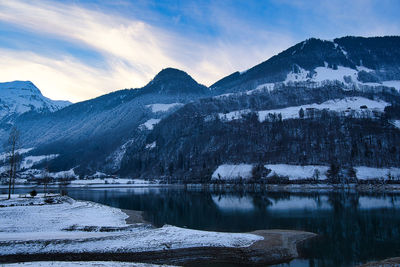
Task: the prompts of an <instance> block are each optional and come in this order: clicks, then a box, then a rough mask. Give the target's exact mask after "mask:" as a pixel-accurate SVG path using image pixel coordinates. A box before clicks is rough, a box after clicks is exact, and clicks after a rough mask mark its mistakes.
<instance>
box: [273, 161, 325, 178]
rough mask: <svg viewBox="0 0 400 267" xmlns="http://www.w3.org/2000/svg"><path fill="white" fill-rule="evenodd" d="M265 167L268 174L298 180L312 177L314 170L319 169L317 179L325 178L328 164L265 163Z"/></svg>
mask: <svg viewBox="0 0 400 267" xmlns="http://www.w3.org/2000/svg"><path fill="white" fill-rule="evenodd" d="M265 168H267V169H270V170H271V172H270V174H269V176H272V175H278V176H287V177H289V180H300V179H308V178H312V177H313V175H314V173H315V172H316V170H318V171H319V179H321V180H324V179H326V171H327V170H328V169H329V167H328V166H318V165H305V166H300V165H289V164H267V165H265Z"/></svg>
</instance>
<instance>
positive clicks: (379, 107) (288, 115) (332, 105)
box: [218, 97, 390, 122]
mask: <svg viewBox="0 0 400 267" xmlns="http://www.w3.org/2000/svg"><path fill="white" fill-rule="evenodd" d="M389 105H390V104H389V103H387V102H385V101H382V100H371V99H368V98H364V97H347V98H343V99H333V100H329V101H326V102H323V103H321V104H317V103H314V104H308V105H301V106H294V107H287V108H283V109H272V110H261V111H255V113H256V114H257V115H258V119H259V121H260V122H263V121H265V120H267V119H268V117H269V115H270V114H271V115H272V114H281V115H282V119H283V120H287V119H296V118H299V110H300V109H301V108H302V109H303V110H304V112H306V111H307V110H310V109H311V110H312V109H317V110H323V109H327V110H330V111H336V112H349V113H350V111H352V110H353V111H355V112H362V111H363V110H365V109H364V108H361V107H363V106H366V107H367V109H368V110H373V111H377V112H384V109H385V107H386V106H389ZM250 112H252V111H251V110H249V109H245V110H236V111H231V112H229V113H225V114H224V113H219V114H218V116H219V118H220V119H221V120H223V121H232V120H237V119H241V118H243V115H247V114H249V113H250Z"/></svg>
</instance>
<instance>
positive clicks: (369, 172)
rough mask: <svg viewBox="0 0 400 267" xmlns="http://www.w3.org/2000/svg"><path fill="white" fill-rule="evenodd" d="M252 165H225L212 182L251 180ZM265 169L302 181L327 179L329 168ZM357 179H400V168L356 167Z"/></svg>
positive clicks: (276, 166) (275, 166)
mask: <svg viewBox="0 0 400 267" xmlns="http://www.w3.org/2000/svg"><path fill="white" fill-rule="evenodd" d="M253 166H254V165H252V164H223V165H220V166H218V168H217V169H216V170H215V171H214V173H213V174H212V180H218V179H221V180H235V179H239V178H240V177H241V178H243V179H249V178H251V177H252V173H251V171H252V168H253ZM264 166H265V168H267V169H270V170H271V172H270V173H269V175H268V177H271V176H273V175H277V176H282V177H288V178H289V180H301V179H309V178H314V176H315V174H316V171H318V172H319V179H320V180H325V179H326V172H327V170H328V169H329V166H321V165H305V166H301V165H290V164H267V165H264ZM354 169H355V170H356V174H357V178H358V179H362V180H368V179H388V174H390V175H391V176H392V177H393V178H394V179H398V178H400V168H372V167H365V166H357V167H354Z"/></svg>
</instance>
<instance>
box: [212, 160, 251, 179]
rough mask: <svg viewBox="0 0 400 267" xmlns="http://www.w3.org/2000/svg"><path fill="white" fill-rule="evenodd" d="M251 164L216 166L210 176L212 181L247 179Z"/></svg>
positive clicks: (249, 175)
mask: <svg viewBox="0 0 400 267" xmlns="http://www.w3.org/2000/svg"><path fill="white" fill-rule="evenodd" d="M252 169H253V165H251V164H237V165H235V164H223V165H220V166H218V168H217V169H216V170H215V171H214V173H213V174H212V176H211V179H212V180H218V179H222V180H234V179H239V178H243V179H249V178H251V171H252Z"/></svg>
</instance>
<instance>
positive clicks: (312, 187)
mask: <svg viewBox="0 0 400 267" xmlns="http://www.w3.org/2000/svg"><path fill="white" fill-rule="evenodd" d="M15 189H17V190H18V189H25V190H34V189H35V190H41V189H42V186H38V185H36V184H29V185H15ZM47 189H48V190H55V189H57V190H58V189H59V186H58V185H48V186H47ZM63 189H65V190H67V191H68V190H69V189H71V190H79V189H82V190H84V189H150V190H151V189H183V190H195V191H211V192H214V191H224V190H225V191H232V192H235V191H249V192H251V191H255V192H264V191H265V192H305V191H310V192H314V191H327V192H329V191H333V192H335V191H338V192H339V191H351V192H361V193H364V192H365V193H368V192H372V193H400V184H348V185H336V184H310V183H307V184H229V183H226V184H151V185H129V184H91V185H82V186H78V185H73V186H70V185H69V186H66V187H63ZM0 190H8V186H5V185H0Z"/></svg>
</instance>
